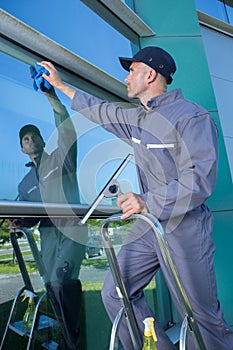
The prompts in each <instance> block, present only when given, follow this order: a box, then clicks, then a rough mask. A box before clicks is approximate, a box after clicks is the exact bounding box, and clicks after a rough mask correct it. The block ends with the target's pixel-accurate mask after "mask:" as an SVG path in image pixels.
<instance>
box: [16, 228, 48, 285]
mask: <svg viewBox="0 0 233 350" xmlns="http://www.w3.org/2000/svg"><path fill="white" fill-rule="evenodd" d="M20 231H21V232H23V233H24V235H25V236H26V238H27V241H28V244H29V246H30V249H31V252H32V255H33V258H34V260H35V263H36V266H37V269H38V271H39V274H40V276H41V278H42V280H43V281H44V283H47V282H49V277H48V274H47V271H46V269H45V266H44V263H43V260H42V257H41V254H40V252H39V250H38V247H37V244H36V242H35V239H34V237H33V234H32V231H31V229H28V228H26V227H21V228H20Z"/></svg>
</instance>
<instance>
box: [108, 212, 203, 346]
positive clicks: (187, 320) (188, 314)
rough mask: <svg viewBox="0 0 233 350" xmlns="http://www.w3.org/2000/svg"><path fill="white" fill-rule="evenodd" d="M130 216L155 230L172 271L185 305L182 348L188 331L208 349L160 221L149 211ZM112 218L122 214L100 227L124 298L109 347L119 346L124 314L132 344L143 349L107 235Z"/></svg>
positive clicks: (116, 282)
mask: <svg viewBox="0 0 233 350" xmlns="http://www.w3.org/2000/svg"><path fill="white" fill-rule="evenodd" d="M129 219H141V220H143V221H145V223H147V224H148V225H149V226H150V227H151V228H152V229H153V231H154V234H155V237H156V239H157V241H158V244H159V247H160V251H161V254H162V257H163V259H164V262H165V265H166V268H167V271H168V273H169V276H170V279H171V281H172V282H173V286H174V288H175V291H176V294H177V297H178V299H179V302H180V305H181V307H182V310H183V313H184V315H185V316H184V320H183V322H182V325H181V331H180V339H179V349H180V350H185V349H186V338H187V333H188V331H189V332H190V333H191V334H192V336H193V337H194V340H195V342H196V344H197V345H198V349H200V350H206V347H205V345H204V342H203V339H202V336H201V334H200V331H199V328H198V325H197V323H196V321H195V318H194V315H193V311H192V308H191V305H190V302H189V300H188V297H187V295H186V293H185V291H184V288H183V286H182V282H181V280H180V277H179V275H178V272H177V269H176V267H175V264H174V262H173V259H172V256H171V254H170V250H169V246H168V243H167V240H166V238H165V235H164V232H163V229H162V227H161V225H160V224H159V222H158V220H157V219H155V217H153V216H152V215H150V214H145V215H144V214H143V215H142V214H136V215H132V216H131V217H130V218H129ZM113 221H122V220H121V216H120V215H117V216H112V217H110V218H108V219H106V220H104V222H103V224H102V226H101V235H102V238H103V241H104V247H105V252H106V255H107V258H108V262H109V265H110V269H111V272H112V275H113V279H114V282H115V284H116V289H117V292H118V296H119V298H120V301H121V305H122V307H121V309H120V310H119V312H118V314H117V316H116V318H115V320H114V323H113V326H112V333H111V339H110V347H109V350H114V349H117V345H116V336H117V333H118V329H119V326H120V322H121V320H122V318H123V317H125V318H126V322H127V326H128V329H129V333H130V336H131V339H132V343H133V345H134V349H135V350H140V349H141V348H140V344H141V338H142V337H141V335H140V334H139V331H138V328H137V325H136V321H135V317H134V313H133V309H132V307H131V304H130V301H129V298H128V295H127V292H126V289H125V285H124V282H123V280H122V277H121V272H120V269H119V265H118V262H117V258H116V255H115V252H114V248H113V246H112V242H111V239H110V237H109V234H108V224H109V223H110V222H113Z"/></svg>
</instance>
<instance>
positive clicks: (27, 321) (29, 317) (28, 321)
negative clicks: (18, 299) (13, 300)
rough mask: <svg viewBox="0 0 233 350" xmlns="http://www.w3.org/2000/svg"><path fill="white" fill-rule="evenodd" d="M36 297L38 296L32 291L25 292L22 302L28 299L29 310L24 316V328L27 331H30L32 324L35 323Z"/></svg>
mask: <svg viewBox="0 0 233 350" xmlns="http://www.w3.org/2000/svg"><path fill="white" fill-rule="evenodd" d="M35 297H36V295H35V294H34V293H33V292H31V291H30V290H27V289H26V290H25V291H24V297H23V299H22V302H23V301H24V300H25V299H27V298H29V299H28V306H27V309H26V311H25V314H24V316H23V326H24V328H25V329H26V330H30V329H31V327H32V322H33V318H34V314H35V300H34V298H35Z"/></svg>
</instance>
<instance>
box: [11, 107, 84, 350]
mask: <svg viewBox="0 0 233 350" xmlns="http://www.w3.org/2000/svg"><path fill="white" fill-rule="evenodd" d="M54 117H55V123H56V127H57V130H58V142H57V143H58V147H57V148H56V149H55V150H54V151H53V152H52V153H51V154H50V155H49V154H47V153H46V152H44V153H43V154H42V156H41V158H40V159H37V167H35V166H34V164H33V163H29V165H28V166H31V169H30V171H29V172H28V173H27V174H26V175H25V177H24V178H23V180H22V181H21V183H20V184H19V186H18V190H19V200H23V201H32V202H41V201H42V202H47V203H48V202H50V203H52V202H53V203H63V204H67V203H79V192H78V184H77V174H76V164H77V137H76V132H75V129H74V127H73V124H72V121H71V119H70V117H69V114H68V112H67V110H66V108H65V107H64V106H63V105H60V111H59V113H57V112H55V111H54ZM48 214H49V210H48ZM37 221H38V220H25V222H24V225H25V226H28V227H29V226H32V225H34V224H35V223H36V222H37ZM78 222H79V219H78V218H63V219H60V218H55V219H54V218H53V219H42V220H41V221H40V225H39V231H40V239H41V253H42V259H43V262H44V265H45V268H46V271H47V275H48V280H47V281H45V282H46V288H47V291H48V293H49V295H50V298H51V299H52V302H53V306H55V309H56V313H57V316H58V317H59V318H60V319H61V322H62V324H63V326H64V333H65V337H66V342H67V349H76V347H75V345H74V344H75V342H76V340H75V339H76V332H77V323H78V315H79V311H80V305H81V283H80V280H79V279H78V278H79V271H80V265H81V263H82V260H83V258H84V253H85V243H86V237H87V227H85V226H83V227H81V226H79V225H78ZM69 343H71V344H69ZM72 343H73V344H72Z"/></svg>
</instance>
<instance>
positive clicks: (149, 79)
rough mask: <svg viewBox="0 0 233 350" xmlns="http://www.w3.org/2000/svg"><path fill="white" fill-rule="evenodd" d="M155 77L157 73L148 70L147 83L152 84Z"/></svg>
mask: <svg viewBox="0 0 233 350" xmlns="http://www.w3.org/2000/svg"><path fill="white" fill-rule="evenodd" d="M156 77H157V72H156V71H155V70H154V69H150V70H149V72H148V78H147V79H148V82H149V83H152V82H153V81H154V80H155V79H156Z"/></svg>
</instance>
